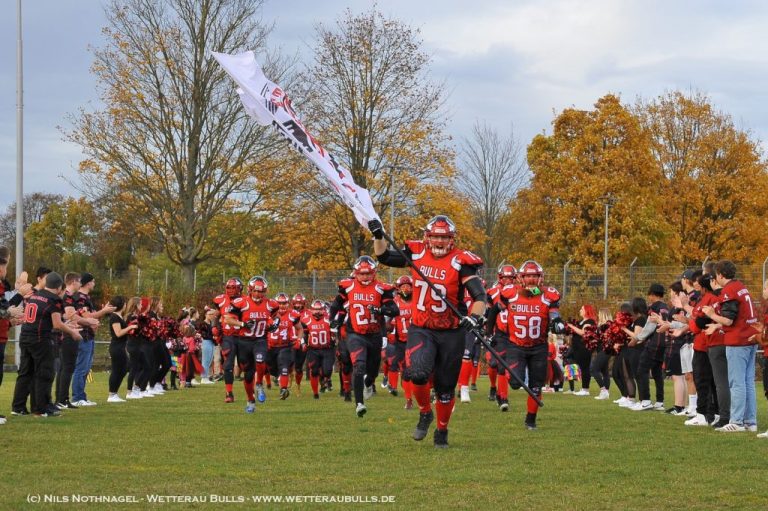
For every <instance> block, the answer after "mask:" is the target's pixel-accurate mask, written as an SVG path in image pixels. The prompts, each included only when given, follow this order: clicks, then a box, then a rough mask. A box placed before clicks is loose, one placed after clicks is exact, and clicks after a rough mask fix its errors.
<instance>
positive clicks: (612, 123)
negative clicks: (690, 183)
mask: <svg viewBox="0 0 768 511" xmlns="http://www.w3.org/2000/svg"><path fill="white" fill-rule="evenodd" d="M528 164H529V165H530V168H531V172H532V178H531V182H530V185H529V186H528V187H526V188H524V189H522V190H520V192H519V193H518V194H517V196H516V197H515V199H514V201H513V203H512V212H511V215H510V217H511V220H510V221H509V222H507V224H506V227H505V228H506V232H507V236H506V237H505V239H506V240H508V241H507V242H508V246H507V247H506V250H507V253H508V254H509V255H512V256H513V258H514V259H515V260H522V259H525V258H529V257H533V258H535V259H538V260H539V261H540V262H543V263H544V262H546V263H549V264H552V263H557V264H562V263H564V262H565V261H566V260H568V259H569V258H573V263H574V264H575V265H582V266H592V267H595V266H599V263H601V262H602V259H603V235H604V227H603V224H604V207H605V206H604V201H605V199H604V198H605V197H607V196H609V195H610V197H611V198H612V200H613V201H614V206H613V208H612V210H611V217H610V262H611V263H612V264H616V263H621V264H629V262H630V261H631V260H632V258H633V257H637V258H638V262H639V263H641V264H643V263H645V264H663V263H665V262H671V261H673V260H674V259H675V255H674V254H673V253H672V252H671V251H670V250H668V247H669V246H671V245H670V240H671V238H673V237H674V233H673V230H672V228H671V226H670V225H669V223H668V220H667V219H666V218H664V216H663V215H662V214H660V213H661V211H662V210H663V206H662V197H661V195H660V194H659V189H660V187H662V186H663V185H664V176H663V175H662V173H661V171H660V170H659V168H658V167H657V165H656V164H655V161H654V159H653V154H652V152H651V141H650V139H649V137H648V135H647V133H646V132H645V131H644V130H643V129H642V126H641V125H640V122H639V121H638V119H637V118H636V117H635V116H634V115H632V113H631V112H630V111H629V110H628V109H627V108H626V107H625V106H623V105H622V104H621V102H620V100H619V98H618V97H617V96H614V95H607V96H604V97H602V98H600V99H599V100H598V101H597V103H595V108H594V110H578V109H575V108H569V109H566V110H564V111H562V112H561V113H560V114H559V115H558V116H557V117H556V118H555V120H554V121H553V133H552V134H551V135H538V136H536V137H535V138H534V139H533V141H532V142H531V144H530V145H529V146H528Z"/></svg>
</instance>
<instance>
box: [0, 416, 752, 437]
mask: <svg viewBox="0 0 768 511" xmlns="http://www.w3.org/2000/svg"><path fill="white" fill-rule="evenodd" d="M5 422H6V420H5V417H0V426H2V425H3V424H5ZM757 436H760V435H757Z"/></svg>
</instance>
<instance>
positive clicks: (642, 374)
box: [635, 350, 664, 403]
mask: <svg viewBox="0 0 768 511" xmlns="http://www.w3.org/2000/svg"><path fill="white" fill-rule="evenodd" d="M663 363H664V362H663V361H661V360H658V359H657V358H656V357H655V356H654V354H653V353H652V352H650V351H649V350H645V351H643V352H642V353H641V354H640V361H639V362H638V364H637V372H636V373H635V379H636V380H637V391H638V394H639V395H638V399H640V400H642V401H650V400H651V380H650V376H653V381H654V383H655V384H656V402H657V403H663V402H664V371H663V370H662V369H661V366H662V364H663Z"/></svg>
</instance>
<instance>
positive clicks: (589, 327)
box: [568, 303, 597, 396]
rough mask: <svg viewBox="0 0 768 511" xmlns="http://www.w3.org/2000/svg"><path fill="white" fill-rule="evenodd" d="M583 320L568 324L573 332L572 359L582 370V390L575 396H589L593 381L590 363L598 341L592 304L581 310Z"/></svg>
mask: <svg viewBox="0 0 768 511" xmlns="http://www.w3.org/2000/svg"><path fill="white" fill-rule="evenodd" d="M579 316H581V320H580V321H579V323H578V324H576V325H574V324H572V323H569V324H568V328H569V329H570V331H571V350H570V355H571V359H572V360H573V361H574V362H575V363H576V364H577V365H578V366H579V369H581V390H579V391H578V392H574V393H573V395H574V396H588V395H589V384H590V383H591V381H592V375H591V374H590V371H589V369H590V367H589V366H590V363H591V361H592V351H593V350H594V349H595V346H594V344H595V343H594V342H593V341H597V313H596V312H595V308H594V307H593V306H592V305H590V304H588V303H587V304H584V305H582V307H581V309H579Z"/></svg>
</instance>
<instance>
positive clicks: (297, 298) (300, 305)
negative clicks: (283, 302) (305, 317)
mask: <svg viewBox="0 0 768 511" xmlns="http://www.w3.org/2000/svg"><path fill="white" fill-rule="evenodd" d="M291 303H292V304H293V308H294V309H296V310H298V311H300V310H303V309H304V307H306V306H307V299H306V298H305V297H304V295H303V294H301V293H296V294H295V295H293V298H292V299H291Z"/></svg>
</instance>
